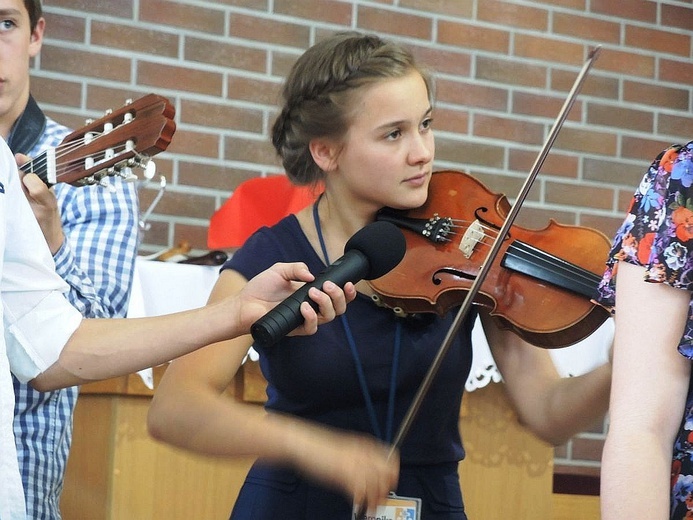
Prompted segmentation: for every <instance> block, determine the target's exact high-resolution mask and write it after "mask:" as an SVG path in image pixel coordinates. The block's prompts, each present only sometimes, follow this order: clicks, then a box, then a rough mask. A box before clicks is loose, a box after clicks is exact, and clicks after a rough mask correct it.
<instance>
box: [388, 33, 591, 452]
mask: <svg viewBox="0 0 693 520" xmlns="http://www.w3.org/2000/svg"><path fill="white" fill-rule="evenodd" d="M600 51H601V45H597V46H596V47H595V48H594V49H593V50H592V51H591V52H590V53H589V56H588V57H587V60H586V61H585V64H584V65H583V66H582V70H581V71H580V73H579V74H578V76H577V78H576V79H575V82H574V83H573V87H572V88H571V90H570V92H569V93H568V98H567V99H566V100H565V102H564V103H563V107H561V110H560V112H559V113H558V116H557V117H556V121H555V122H554V124H553V127H552V128H551V131H550V132H549V136H548V138H547V139H546V142H545V143H544V145H543V146H542V148H541V150H540V152H539V155H538V156H537V159H536V160H535V161H534V165H533V166H532V169H531V171H530V172H529V175H528V176H527V179H526V180H525V183H524V185H523V186H522V189H521V190H520V193H519V194H518V196H517V200H516V201H515V204H513V206H512V208H511V209H510V211H509V212H508V216H507V217H506V220H505V222H504V224H503V226H502V227H501V228H500V230H499V232H498V236H497V237H496V239H495V240H494V242H493V245H492V246H491V248H490V249H489V252H488V254H487V256H486V259H485V260H484V263H483V264H482V265H481V268H480V269H479V274H478V275H477V277H476V278H475V280H474V283H472V285H471V287H470V288H469V292H467V296H466V297H465V299H464V301H463V302H462V305H461V306H460V309H459V311H458V312H457V315H456V316H455V319H454V320H453V322H452V324H451V325H450V329H449V330H448V333H447V335H446V336H445V338H444V339H443V342H442V344H441V346H440V349H439V350H438V353H437V354H436V357H435V358H434V359H433V363H431V366H430V368H429V369H428V372H426V375H425V376H424V379H423V381H422V382H421V386H419V389H418V391H417V393H416V395H415V396H414V399H413V400H412V403H411V405H410V406H409V410H408V411H407V414H406V415H405V416H404V418H403V419H402V423H401V425H400V427H399V430H398V431H397V435H396V436H395V438H394V440H393V443H392V448H391V450H390V453H389V457H391V456H392V455H393V454H394V452H395V450H396V449H398V448H399V447H400V446H401V444H402V441H403V440H404V437H405V436H406V435H407V433H408V432H409V428H410V427H411V424H412V422H413V421H414V418H415V417H416V414H417V413H418V411H419V408H420V407H421V403H422V402H423V399H424V397H425V396H426V393H427V392H428V389H429V387H430V386H431V383H432V382H433V379H434V378H435V376H436V374H437V373H438V369H439V368H440V365H441V364H442V362H443V358H444V357H445V354H446V353H447V351H448V350H449V348H450V345H451V344H452V340H453V338H454V337H455V335H456V334H457V332H458V330H459V328H460V325H461V324H462V321H463V320H464V318H465V317H466V316H467V314H468V313H469V310H470V309H471V307H472V304H473V302H474V298H475V297H476V295H477V293H478V292H479V290H480V289H481V284H482V283H483V282H484V280H485V279H486V276H487V275H488V272H489V271H490V269H491V266H492V264H493V261H494V260H495V258H496V256H498V252H499V251H500V248H501V245H502V244H503V240H504V239H505V237H506V235H507V234H508V232H509V231H510V227H511V226H512V224H513V222H514V221H515V218H516V217H517V214H518V213H519V212H520V209H521V208H522V204H523V203H524V201H525V199H526V198H527V195H528V194H529V190H530V189H531V188H532V183H534V179H535V178H536V176H537V174H538V173H539V170H540V169H541V167H542V165H543V164H544V161H545V160H546V156H547V155H548V154H549V150H550V149H551V147H552V146H553V143H554V142H555V141H556V138H557V137H558V132H559V131H560V129H561V127H562V126H563V122H564V121H565V119H566V117H567V116H568V112H569V111H570V109H571V108H572V106H573V104H574V103H575V99H576V98H577V95H578V93H579V92H580V89H581V88H582V84H583V83H584V82H585V79H586V77H587V73H588V72H589V70H590V69H591V68H592V65H593V64H594V62H595V61H596V59H597V57H598V56H599V52H600Z"/></svg>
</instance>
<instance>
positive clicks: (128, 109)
mask: <svg viewBox="0 0 693 520" xmlns="http://www.w3.org/2000/svg"><path fill="white" fill-rule="evenodd" d="M174 116H175V108H174V106H173V105H172V104H171V103H170V102H169V100H168V99H166V98H164V97H162V96H158V95H156V94H148V95H146V96H144V97H141V98H139V99H137V100H136V101H132V102H128V103H127V104H125V105H124V106H123V107H122V108H120V109H118V110H115V111H108V112H107V113H106V114H105V115H104V116H103V117H101V118H100V119H97V120H96V121H88V122H87V125H86V126H84V127H82V128H80V129H78V130H75V131H74V132H72V133H71V134H69V135H68V136H66V137H65V139H63V141H62V142H61V143H60V145H59V146H58V148H55V149H51V150H48V151H47V152H46V154H45V155H46V160H45V161H43V160H38V159H34V160H32V161H31V162H30V163H27V164H26V165H24V166H22V170H23V171H32V172H34V173H37V174H38V175H39V177H41V178H42V179H43V181H44V182H46V184H48V185H49V186H50V185H53V184H56V183H58V182H66V183H69V184H72V185H75V186H86V185H91V184H98V183H101V181H102V180H103V179H104V178H105V177H108V176H114V175H121V176H123V177H128V176H132V174H131V173H130V168H133V167H137V166H139V167H143V168H147V166H148V165H153V163H150V162H149V159H150V158H151V157H153V156H154V155H156V154H158V153H160V152H163V151H164V150H166V148H168V145H169V144H170V142H171V138H172V137H173V134H174V132H175V130H176V123H175V122H174V121H173V118H174ZM44 163H45V166H44ZM44 170H45V171H44ZM150 174H151V175H153V173H151V172H150Z"/></svg>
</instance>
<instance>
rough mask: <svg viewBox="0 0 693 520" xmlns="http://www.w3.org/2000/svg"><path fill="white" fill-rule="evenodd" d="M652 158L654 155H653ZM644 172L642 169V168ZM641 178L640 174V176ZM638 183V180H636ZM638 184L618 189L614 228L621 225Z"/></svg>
mask: <svg viewBox="0 0 693 520" xmlns="http://www.w3.org/2000/svg"><path fill="white" fill-rule="evenodd" d="M653 159H654V157H653ZM643 173H644V169H643ZM640 178H641V179H642V175H641V176H640ZM638 184H639V181H638ZM638 184H635V185H633V187H632V188H630V189H625V190H619V192H618V212H619V218H618V223H617V224H616V227H615V228H614V230H616V229H618V227H619V226H620V225H621V223H622V222H623V219H624V218H625V213H626V211H627V210H628V208H629V207H630V205H631V202H632V201H633V194H634V193H635V189H636V187H637V186H638Z"/></svg>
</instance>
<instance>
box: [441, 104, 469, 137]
mask: <svg viewBox="0 0 693 520" xmlns="http://www.w3.org/2000/svg"><path fill="white" fill-rule="evenodd" d="M433 118H434V123H433V128H434V129H435V130H442V131H444V132H454V133H456V134H468V133H469V112H467V111H466V110H454V109H451V108H442V107H437V108H436V109H435V112H434V113H433Z"/></svg>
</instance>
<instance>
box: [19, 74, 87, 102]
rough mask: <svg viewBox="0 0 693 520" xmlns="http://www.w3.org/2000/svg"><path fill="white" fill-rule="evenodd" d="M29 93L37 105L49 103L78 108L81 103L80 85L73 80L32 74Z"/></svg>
mask: <svg viewBox="0 0 693 520" xmlns="http://www.w3.org/2000/svg"><path fill="white" fill-rule="evenodd" d="M31 93H32V95H33V96H34V97H35V98H36V101H37V102H38V103H39V105H41V104H42V103H50V104H52V105H63V106H67V107H73V108H80V107H81V104H82V85H81V84H80V83H77V82H74V81H66V80H61V79H53V78H43V77H40V76H34V75H32V77H31Z"/></svg>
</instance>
